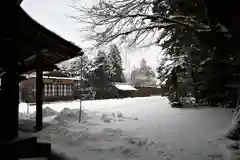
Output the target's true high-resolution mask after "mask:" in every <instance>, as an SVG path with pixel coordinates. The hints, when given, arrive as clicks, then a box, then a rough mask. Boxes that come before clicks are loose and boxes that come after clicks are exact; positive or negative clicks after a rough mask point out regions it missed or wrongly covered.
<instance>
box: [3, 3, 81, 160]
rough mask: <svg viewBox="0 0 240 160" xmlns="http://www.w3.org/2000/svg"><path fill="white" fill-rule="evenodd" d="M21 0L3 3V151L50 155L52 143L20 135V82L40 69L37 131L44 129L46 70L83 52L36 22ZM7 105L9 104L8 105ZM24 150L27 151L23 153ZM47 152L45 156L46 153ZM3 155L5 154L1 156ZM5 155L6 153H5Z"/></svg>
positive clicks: (13, 156)
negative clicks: (23, 137) (24, 74)
mask: <svg viewBox="0 0 240 160" xmlns="http://www.w3.org/2000/svg"><path fill="white" fill-rule="evenodd" d="M20 3H21V0H20V1H19V0H3V1H2V2H1V7H2V9H1V10H0V12H1V14H0V15H1V20H2V22H4V23H2V24H1V26H2V27H1V32H0V35H1V38H0V40H1V45H0V50H1V51H2V52H3V53H2V54H1V58H0V74H1V92H0V99H1V101H0V103H1V104H2V107H1V113H3V114H4V115H5V116H4V115H2V116H0V123H1V128H2V129H3V130H1V132H0V150H1V153H3V154H8V153H11V154H10V155H9V154H8V155H6V157H8V158H7V159H11V160H12V159H19V158H30V157H39V156H41V155H42V156H47V155H48V153H47V151H49V149H50V144H41V143H37V139H36V138H28V139H23V140H22V139H17V138H18V105H19V81H20V75H21V74H22V73H25V72H28V71H32V70H36V72H37V76H36V86H37V88H36V97H37V99H36V104H37V105H36V106H37V108H36V112H37V113H36V130H41V128H42V102H43V101H42V97H43V80H42V75H43V71H44V70H53V69H54V68H56V66H55V65H54V64H56V63H59V62H61V61H64V60H67V59H70V58H73V57H75V56H77V53H80V54H82V52H81V49H80V48H79V47H77V46H75V45H74V44H71V43H70V42H67V41H65V40H64V39H62V38H61V37H59V36H58V35H56V34H54V33H52V32H50V31H49V30H47V29H46V28H44V27H43V26H41V25H40V24H38V23H37V22H36V21H34V20H33V19H32V18H31V17H30V16H29V15H28V14H27V13H26V12H25V11H24V10H23V9H22V8H21V7H20ZM6 11H7V12H6ZM6 105H7V106H6ZM23 149H24V150H25V151H27V153H26V152H23ZM42 152H44V153H46V154H45V155H44V154H43V153H42ZM1 156H3V155H1ZM3 157H5V156H3Z"/></svg>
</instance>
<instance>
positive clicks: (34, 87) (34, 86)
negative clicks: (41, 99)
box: [32, 84, 36, 96]
mask: <svg viewBox="0 0 240 160" xmlns="http://www.w3.org/2000/svg"><path fill="white" fill-rule="evenodd" d="M32 93H33V96H36V85H35V84H34V85H33V86H32Z"/></svg>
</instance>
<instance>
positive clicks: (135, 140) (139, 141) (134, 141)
mask: <svg viewBox="0 0 240 160" xmlns="http://www.w3.org/2000/svg"><path fill="white" fill-rule="evenodd" d="M124 140H126V141H127V142H128V143H130V144H133V145H137V146H139V147H143V146H145V145H147V144H148V140H147V139H146V138H141V137H126V138H124Z"/></svg>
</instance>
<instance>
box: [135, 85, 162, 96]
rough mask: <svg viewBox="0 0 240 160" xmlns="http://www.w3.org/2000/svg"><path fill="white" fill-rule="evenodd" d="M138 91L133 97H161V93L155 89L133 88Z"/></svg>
mask: <svg viewBox="0 0 240 160" xmlns="http://www.w3.org/2000/svg"><path fill="white" fill-rule="evenodd" d="M135 88H136V89H138V90H137V91H136V92H135V93H134V96H135V97H147V96H152V95H162V94H163V91H162V89H161V88H157V87H135Z"/></svg>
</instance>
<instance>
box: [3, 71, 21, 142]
mask: <svg viewBox="0 0 240 160" xmlns="http://www.w3.org/2000/svg"><path fill="white" fill-rule="evenodd" d="M0 97H1V101H0V103H1V114H2V115H1V116H0V124H1V128H2V130H1V132H0V139H1V141H2V142H7V141H10V140H13V139H15V138H17V137H18V105H19V77H18V74H17V73H16V72H13V71H11V72H6V73H5V74H4V75H3V76H2V77H1V93H0Z"/></svg>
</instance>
